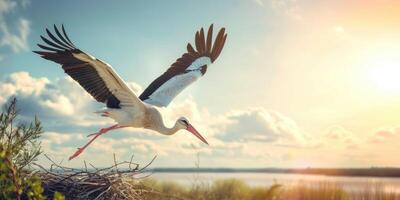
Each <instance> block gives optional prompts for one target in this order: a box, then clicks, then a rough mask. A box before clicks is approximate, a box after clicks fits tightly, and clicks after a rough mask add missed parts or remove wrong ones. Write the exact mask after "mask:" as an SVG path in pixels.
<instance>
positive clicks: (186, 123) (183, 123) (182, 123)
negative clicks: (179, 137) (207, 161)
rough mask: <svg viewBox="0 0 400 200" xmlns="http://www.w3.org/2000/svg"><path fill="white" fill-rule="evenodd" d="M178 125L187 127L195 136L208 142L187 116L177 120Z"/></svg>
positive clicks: (181, 127) (183, 127)
mask: <svg viewBox="0 0 400 200" xmlns="http://www.w3.org/2000/svg"><path fill="white" fill-rule="evenodd" d="M177 125H178V126H179V128H180V129H186V130H187V131H189V132H190V133H192V134H193V135H194V136H196V137H197V138H199V139H200V140H201V141H203V142H204V143H206V144H208V142H207V140H206V139H204V137H203V136H202V135H200V133H199V132H198V131H197V130H196V129H195V128H194V127H193V126H192V125H191V124H190V123H189V120H187V119H186V118H185V117H180V118H179V119H178V121H177Z"/></svg>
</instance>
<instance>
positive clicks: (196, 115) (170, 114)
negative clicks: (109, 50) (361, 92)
mask: <svg viewBox="0 0 400 200" xmlns="http://www.w3.org/2000/svg"><path fill="white" fill-rule="evenodd" d="M130 85H131V86H132V89H133V90H134V91H141V87H140V85H138V84H136V83H130ZM0 90H1V91H2V95H1V97H2V98H3V100H2V101H3V102H4V101H5V100H7V98H9V97H11V96H12V95H15V96H17V98H18V100H19V101H18V102H19V104H18V105H19V108H20V110H21V114H22V115H23V116H27V118H28V117H29V116H33V115H35V114H37V115H38V116H39V118H40V119H41V121H42V122H43V125H44V127H45V130H46V131H47V132H46V133H45V134H44V137H43V141H42V144H43V146H44V150H45V152H46V153H47V154H50V155H52V156H55V157H56V158H57V159H60V160H61V159H66V158H68V157H69V156H70V155H71V154H72V153H73V152H74V151H75V150H76V148H77V147H79V146H82V145H84V144H85V143H86V142H87V141H88V138H86V137H85V135H87V134H89V133H93V132H95V131H97V130H98V129H100V128H102V127H106V126H109V125H111V124H113V122H112V121H111V120H109V119H107V118H101V117H99V116H98V115H96V114H94V113H93V111H95V110H97V109H99V108H100V107H102V105H101V104H99V103H96V102H95V100H94V99H93V98H92V97H91V96H90V95H88V94H87V93H86V92H85V91H84V89H82V88H81V87H80V86H79V85H78V84H77V83H76V82H75V81H73V80H72V79H71V78H69V77H65V78H62V79H58V80H56V81H50V80H48V79H47V78H43V77H42V78H35V77H32V76H30V74H29V73H27V72H16V73H13V74H10V75H9V76H8V77H6V78H5V79H4V80H3V81H0ZM137 94H139V93H137ZM77 97H79V98H77ZM160 111H161V113H162V115H163V118H164V119H165V121H166V124H167V126H172V125H173V124H174V123H175V120H176V119H177V118H179V117H181V116H185V117H187V118H188V119H189V120H190V122H191V123H192V124H193V125H194V126H195V127H196V128H197V129H198V130H199V132H200V133H202V134H203V135H204V136H205V138H206V139H207V140H208V141H209V143H210V146H207V145H204V144H203V143H202V142H201V141H200V140H198V139H197V138H196V137H194V136H193V135H192V134H190V133H189V132H187V131H185V130H182V131H179V132H178V133H176V134H175V135H172V136H163V135H161V134H158V133H155V132H153V131H150V130H144V129H135V128H127V129H121V130H118V131H112V132H110V133H107V134H106V135H104V136H101V137H100V138H98V139H97V140H96V141H95V142H94V143H93V144H92V145H90V147H89V148H88V149H87V150H86V152H85V153H84V154H83V155H82V156H81V157H80V158H79V159H77V160H82V159H86V160H90V161H91V162H92V163H93V164H97V165H98V166H100V165H103V166H104V165H106V164H107V162H108V163H111V162H112V159H109V160H108V161H105V159H104V158H105V157H110V158H112V154H113V153H116V154H117V155H118V157H119V158H120V159H129V157H130V156H131V155H132V153H135V156H137V159H138V160H141V161H144V162H145V161H146V160H148V159H149V158H151V157H152V156H154V155H159V159H160V165H164V166H165V165H167V166H173V165H176V164H177V163H179V162H182V163H187V160H188V159H192V158H193V156H194V154H195V153H196V152H200V153H201V154H202V155H207V159H208V158H209V160H208V162H210V163H212V162H215V161H213V160H212V159H211V158H214V159H217V160H224V161H227V162H232V161H229V160H241V159H242V160H243V159H246V160H248V159H253V161H256V160H257V159H265V160H267V161H271V160H273V161H277V160H282V157H285V156H284V155H286V154H288V153H287V152H286V151H282V149H299V148H300V149H305V148H309V147H313V142H312V140H309V138H308V137H307V136H306V134H305V133H304V131H302V130H301V129H300V128H299V127H298V126H297V124H296V123H295V122H294V121H293V120H291V119H290V118H288V117H286V116H284V115H282V114H281V113H279V112H275V111H270V110H266V109H264V108H248V109H242V110H234V111H232V112H229V113H225V114H218V115H212V114H210V113H209V112H208V110H207V109H204V108H203V109H201V108H199V107H198V105H197V104H196V103H195V101H194V100H193V98H191V97H189V98H187V99H185V100H183V101H179V102H173V103H171V105H170V106H169V107H168V108H162V109H160ZM29 118H31V117H29ZM292 154H293V153H292ZM99 155H102V156H99ZM271 155H273V156H271ZM171 156H174V158H176V159H174V160H171V159H166V158H169V157H171ZM286 157H287V156H286ZM254 163H255V165H257V162H254ZM66 164H67V165H69V166H81V163H80V162H79V161H72V162H68V163H66ZM215 164H218V163H215ZM185 166H191V163H187V164H185Z"/></svg>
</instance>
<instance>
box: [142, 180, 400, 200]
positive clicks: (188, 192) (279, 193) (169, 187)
mask: <svg viewBox="0 0 400 200" xmlns="http://www.w3.org/2000/svg"><path fill="white" fill-rule="evenodd" d="M141 184H143V185H145V186H147V187H150V188H152V189H153V190H155V191H157V192H160V193H161V194H162V198H161V199H190V200H228V199H229V200H259V199H260V200H400V195H399V194H397V193H395V192H393V191H385V188H384V187H383V185H381V184H372V183H366V184H365V187H364V189H362V190H359V191H354V192H348V191H345V190H344V189H343V188H342V186H341V185H339V184H337V183H331V182H317V183H315V182H312V183H311V182H299V183H297V184H294V185H279V184H275V185H273V186H271V187H250V186H249V185H247V184H246V183H244V182H243V181H241V180H238V179H225V180H217V181H214V182H213V183H209V184H208V183H194V184H192V185H190V186H183V185H180V184H178V183H176V182H170V181H168V182H161V181H156V180H154V179H146V180H143V181H142V182H141ZM144 199H152V198H144ZM157 199H160V197H158V198H157Z"/></svg>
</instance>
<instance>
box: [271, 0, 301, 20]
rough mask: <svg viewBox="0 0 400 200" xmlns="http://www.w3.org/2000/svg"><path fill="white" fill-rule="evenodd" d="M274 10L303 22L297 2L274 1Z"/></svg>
mask: <svg viewBox="0 0 400 200" xmlns="http://www.w3.org/2000/svg"><path fill="white" fill-rule="evenodd" d="M271 7H272V9H274V10H276V11H278V12H281V13H283V14H285V15H287V16H289V17H291V18H292V19H294V20H298V21H301V20H303V17H302V15H301V14H300V11H301V9H300V7H299V5H298V2H297V0H272V1H271Z"/></svg>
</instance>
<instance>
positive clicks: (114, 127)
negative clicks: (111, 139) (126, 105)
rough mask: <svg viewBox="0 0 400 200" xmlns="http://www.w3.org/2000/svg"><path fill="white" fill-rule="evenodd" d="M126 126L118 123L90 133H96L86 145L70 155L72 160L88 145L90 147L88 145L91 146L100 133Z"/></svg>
mask: <svg viewBox="0 0 400 200" xmlns="http://www.w3.org/2000/svg"><path fill="white" fill-rule="evenodd" d="M125 127H126V126H119V125H118V124H116V125H113V126H110V127H108V128H102V129H100V131H99V132H97V133H93V134H90V135H89V136H92V135H94V137H93V138H92V139H91V140H90V141H89V142H88V143H86V144H85V146H83V147H80V148H78V150H77V151H76V152H75V153H74V154H73V155H72V156H71V157H69V160H72V159H74V158H75V157H77V156H79V154H81V153H82V152H83V150H85V149H86V147H88V146H89V145H90V144H91V143H92V142H93V141H94V140H95V139H96V138H97V137H99V136H100V135H102V134H105V133H107V132H108V131H111V130H113V129H119V128H125ZM89 136H88V137H89Z"/></svg>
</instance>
